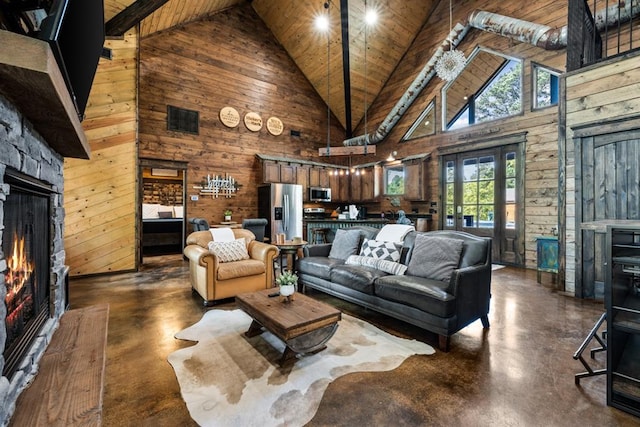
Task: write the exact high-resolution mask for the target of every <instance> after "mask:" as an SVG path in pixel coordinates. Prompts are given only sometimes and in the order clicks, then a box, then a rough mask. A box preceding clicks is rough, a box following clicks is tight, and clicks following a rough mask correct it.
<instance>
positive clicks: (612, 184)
mask: <svg viewBox="0 0 640 427" xmlns="http://www.w3.org/2000/svg"><path fill="white" fill-rule="evenodd" d="M613 130H615V128H614V129H613ZM575 141H576V190H577V191H576V209H577V212H576V218H577V219H578V225H580V229H579V232H578V235H577V237H578V238H577V242H576V243H577V245H576V246H577V247H576V250H577V256H576V258H577V261H578V263H579V266H577V267H579V268H577V269H576V295H578V296H582V297H584V298H602V297H603V293H604V256H605V254H604V239H605V234H604V233H603V230H602V227H598V226H597V224H598V222H603V221H611V220H640V170H639V168H640V130H631V131H626V132H611V133H608V134H604V135H585V136H582V137H581V138H577V139H576V140H575Z"/></svg>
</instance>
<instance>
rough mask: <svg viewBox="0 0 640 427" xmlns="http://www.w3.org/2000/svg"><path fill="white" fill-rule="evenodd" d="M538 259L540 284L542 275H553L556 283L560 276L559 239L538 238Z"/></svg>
mask: <svg viewBox="0 0 640 427" xmlns="http://www.w3.org/2000/svg"><path fill="white" fill-rule="evenodd" d="M536 242H537V257H538V283H540V281H541V278H540V276H541V273H542V272H546V273H553V275H554V276H553V281H554V282H555V279H556V275H557V274H558V238H557V237H555V236H553V237H552V236H540V237H536Z"/></svg>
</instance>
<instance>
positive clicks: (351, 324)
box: [168, 310, 434, 427]
mask: <svg viewBox="0 0 640 427" xmlns="http://www.w3.org/2000/svg"><path fill="white" fill-rule="evenodd" d="M250 323H251V319H250V318H249V316H248V315H246V314H245V313H244V312H243V311H241V310H233V311H224V310H211V311H208V312H207V313H205V315H204V317H203V318H202V319H201V320H200V321H199V322H198V323H196V324H195V325H193V326H191V327H189V328H187V329H185V330H183V331H181V332H179V333H178V334H176V338H179V339H183V340H191V341H197V342H198V343H197V344H196V345H194V346H192V347H188V348H184V349H180V350H178V351H175V352H173V353H171V354H170V355H169V358H168V359H169V363H171V365H172V366H173V369H174V370H175V372H176V376H177V378H178V382H179V383H180V390H181V392H182V397H183V399H184V400H185V402H186V404H187V408H188V409H189V413H190V414H191V417H192V418H193V419H194V420H195V421H196V422H197V423H198V424H200V425H202V426H260V427H267V426H284V425H286V426H301V425H304V424H305V423H307V422H308V421H310V420H311V419H312V418H313V416H314V415H315V413H316V411H317V409H318V406H319V404H320V400H321V399H322V395H323V393H324V391H325V389H326V388H327V386H328V385H329V383H331V382H332V381H333V380H334V379H336V378H338V377H340V376H342V375H345V374H348V373H351V372H365V371H388V370H391V369H395V368H396V367H398V366H399V365H400V364H401V363H402V362H403V361H404V360H405V359H406V358H407V357H409V356H411V355H414V354H424V355H428V354H433V353H434V350H433V348H432V347H430V346H429V345H427V344H424V343H421V342H419V341H415V340H406V339H402V338H398V337H395V336H393V335H390V334H388V333H386V332H384V331H382V330H380V329H378V328H376V327H374V326H372V325H370V324H368V323H366V322H364V321H361V320H358V319H356V318H354V317H351V316H348V315H345V314H343V315H342V320H341V321H340V323H339V327H338V330H337V331H336V333H335V335H334V336H333V337H332V338H331V340H330V341H329V342H328V344H327V348H326V349H325V350H323V351H322V352H319V353H317V354H312V355H304V356H298V360H296V362H295V364H293V365H290V366H287V367H285V368H280V367H279V365H278V360H279V358H280V355H281V354H282V351H283V350H284V344H283V343H282V342H281V341H280V340H279V339H278V338H276V337H274V336H273V335H271V334H270V333H268V332H265V333H263V334H262V335H259V336H256V337H253V338H246V337H245V336H244V332H245V331H246V330H247V329H248V327H249V324H250ZM354 392H356V393H359V392H364V390H354Z"/></svg>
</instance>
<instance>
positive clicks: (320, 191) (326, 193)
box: [309, 187, 331, 202]
mask: <svg viewBox="0 0 640 427" xmlns="http://www.w3.org/2000/svg"><path fill="white" fill-rule="evenodd" d="M309 200H310V201H312V202H330V201H331V189H330V188H325V187H309Z"/></svg>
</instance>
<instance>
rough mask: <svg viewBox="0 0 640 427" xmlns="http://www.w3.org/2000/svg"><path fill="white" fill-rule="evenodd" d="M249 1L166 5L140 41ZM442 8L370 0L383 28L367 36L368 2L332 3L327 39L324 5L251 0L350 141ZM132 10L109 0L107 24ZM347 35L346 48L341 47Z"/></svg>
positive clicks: (430, 0)
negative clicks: (321, 21) (321, 18)
mask: <svg viewBox="0 0 640 427" xmlns="http://www.w3.org/2000/svg"><path fill="white" fill-rule="evenodd" d="M138 1H144V0H138ZM245 1H247V0H198V1H189V0H169V1H168V2H166V3H165V4H164V5H162V6H160V7H159V8H158V9H157V10H156V11H155V12H153V13H152V14H151V15H149V16H147V17H146V18H144V19H142V21H141V23H140V36H141V37H148V36H150V35H152V34H154V33H157V32H159V31H162V30H166V29H169V28H171V27H174V26H177V25H181V24H185V23H188V22H190V21H194V20H198V19H201V18H204V17H206V16H210V15H212V14H215V13H218V12H221V11H224V10H225V9H227V8H229V7H233V6H236V5H238V4H241V3H243V2H245ZM439 1H440V0H422V1H418V0H411V1H406V0H388V1H385V2H382V1H376V0H367V2H366V4H367V7H369V8H375V10H377V13H378V22H377V23H376V24H375V26H373V27H370V28H368V29H367V30H366V31H365V24H364V13H365V0H332V1H330V6H329V9H328V10H329V15H330V17H329V19H330V31H329V34H328V37H327V34H326V33H321V32H320V31H318V30H317V29H316V28H315V25H314V21H315V18H316V16H318V15H320V14H326V13H327V9H325V7H324V3H325V2H324V0H314V1H301V0H253V1H251V5H252V7H253V9H254V10H255V12H256V13H257V15H258V16H259V17H260V18H261V19H262V20H263V21H264V22H265V24H266V26H267V27H268V28H269V29H270V30H271V32H272V33H273V35H274V36H275V37H276V39H277V40H278V41H279V42H280V44H282V46H283V47H284V49H285V50H286V51H287V52H288V54H289V56H291V58H292V59H293V60H294V61H295V63H296V64H297V65H298V67H299V68H300V70H301V71H302V73H303V74H304V75H305V76H306V77H307V79H308V80H309V82H311V84H312V85H313V87H314V88H315V90H316V92H317V93H318V94H319V96H320V97H322V99H323V100H324V101H325V103H327V102H328V105H329V107H330V108H331V111H332V112H333V114H334V115H335V116H336V117H337V119H338V120H339V121H340V123H341V124H342V126H344V128H345V130H346V135H345V136H346V137H351V136H352V135H351V130H352V129H355V128H356V127H358V126H359V125H362V123H363V120H364V116H365V114H364V113H365V108H367V107H368V106H370V105H371V103H372V102H373V100H374V99H375V98H376V96H377V95H378V94H379V92H380V90H381V89H382V87H383V86H384V84H385V82H386V81H387V79H388V78H389V76H390V75H391V73H392V72H393V70H394V69H395V67H396V65H397V64H398V62H399V61H400V60H401V59H402V57H403V55H404V54H405V52H406V51H407V49H408V48H409V46H410V44H411V43H412V42H413V39H414V38H415V36H416V35H417V33H418V32H419V31H420V29H421V28H422V26H423V25H424V23H425V22H426V21H427V19H428V17H429V15H430V14H431V12H432V10H433V9H434V7H435V6H436V5H437V3H438V2H439ZM133 3H135V0H105V1H104V5H105V19H106V21H109V20H110V19H111V18H113V17H114V16H116V15H117V14H118V13H120V12H122V11H123V10H125V9H126V8H127V7H128V6H130V5H131V4H133ZM345 6H346V9H347V13H344V14H343V13H342V10H341V8H342V7H345ZM345 30H346V31H345ZM345 34H347V35H348V43H344V44H343V35H345ZM365 39H366V47H367V48H366V64H365ZM346 51H348V61H346V62H345V60H344V56H343V53H344V52H346ZM327 58H329V60H328V64H327ZM365 68H366V69H365ZM344 70H348V73H346V74H345V71H344ZM365 76H366V78H365ZM328 83H329V84H328ZM345 88H347V89H346V90H345Z"/></svg>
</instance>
